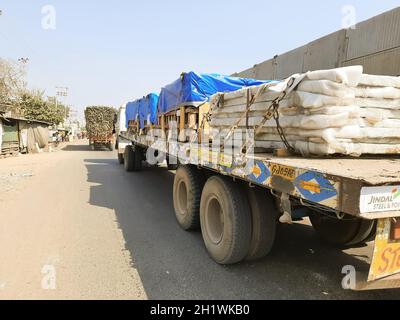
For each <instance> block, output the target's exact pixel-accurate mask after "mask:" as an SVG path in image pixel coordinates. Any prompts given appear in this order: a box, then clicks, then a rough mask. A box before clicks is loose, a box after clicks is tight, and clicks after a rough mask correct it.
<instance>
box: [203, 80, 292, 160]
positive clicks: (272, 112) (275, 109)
mask: <svg viewBox="0 0 400 320" xmlns="http://www.w3.org/2000/svg"><path fill="white" fill-rule="evenodd" d="M295 81H296V78H295V77H291V78H290V79H289V80H288V83H287V85H286V88H285V90H283V91H282V93H281V95H279V96H278V97H276V98H275V99H274V100H273V101H272V103H271V104H270V106H269V107H268V108H267V111H266V112H265V114H264V115H263V118H262V120H261V122H260V123H259V124H257V125H255V126H254V137H252V139H249V138H248V139H246V142H245V143H244V144H243V145H242V146H241V148H240V152H241V156H240V158H241V159H242V162H243V161H244V159H245V158H246V156H247V155H248V153H249V151H250V150H251V149H252V148H253V147H254V145H255V137H256V136H257V135H259V134H260V132H261V130H262V129H263V127H264V125H265V124H266V122H267V121H269V120H271V119H274V120H275V123H276V129H277V132H278V134H279V137H280V139H281V140H282V142H283V143H284V145H285V147H286V149H287V150H288V151H289V152H290V153H292V154H293V153H295V149H294V148H293V147H292V146H291V144H290V143H289V141H288V140H287V138H286V135H285V132H284V130H283V128H282V126H281V125H280V114H279V106H280V103H281V101H282V100H283V99H285V98H286V96H287V94H288V91H289V89H291V88H292V86H293V85H294V83H295ZM272 85H275V83H267V84H264V85H262V86H261V87H260V88H259V90H258V91H257V93H256V94H254V95H252V94H251V93H250V89H247V103H246V110H245V112H243V114H242V115H241V116H240V117H239V119H238V120H237V121H236V123H235V124H234V125H233V126H232V127H231V128H230V130H229V132H228V134H227V135H226V136H225V138H224V144H225V143H226V141H228V140H229V139H230V138H231V137H232V135H233V133H234V132H235V130H236V129H237V128H238V127H239V125H240V123H241V122H242V121H243V120H244V119H246V128H247V129H249V125H248V116H249V112H250V110H251V107H252V106H253V105H254V103H255V102H256V101H257V99H258V97H259V96H260V95H261V94H263V93H264V92H265V91H266V89H268V88H269V87H271V86H272ZM224 98H225V97H224V93H221V94H220V96H219V100H218V102H217V105H218V106H220V105H221V104H222V105H223V104H224ZM205 122H208V123H210V122H211V112H207V113H205V114H203V119H202V122H201V125H200V129H201V130H204V126H205Z"/></svg>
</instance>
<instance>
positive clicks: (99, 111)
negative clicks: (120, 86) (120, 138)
mask: <svg viewBox="0 0 400 320" xmlns="http://www.w3.org/2000/svg"><path fill="white" fill-rule="evenodd" d="M85 118H86V130H87V135H88V139H89V145H90V146H91V147H92V149H93V150H95V149H98V148H100V147H106V148H108V149H109V150H110V151H113V150H114V145H115V123H116V119H117V114H116V110H115V109H114V108H111V107H97V106H95V107H87V108H86V110H85Z"/></svg>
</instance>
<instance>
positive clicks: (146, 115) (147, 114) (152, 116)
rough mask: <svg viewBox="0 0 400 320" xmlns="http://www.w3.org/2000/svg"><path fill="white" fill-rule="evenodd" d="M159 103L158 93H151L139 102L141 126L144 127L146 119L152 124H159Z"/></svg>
mask: <svg viewBox="0 0 400 320" xmlns="http://www.w3.org/2000/svg"><path fill="white" fill-rule="evenodd" d="M157 104H158V94H155V93H150V94H149V95H147V96H146V97H145V98H143V99H141V101H140V104H139V122H140V128H142V129H143V128H144V126H145V121H147V122H148V123H151V124H157V122H158V120H157Z"/></svg>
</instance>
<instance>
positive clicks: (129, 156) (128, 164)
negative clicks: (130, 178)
mask: <svg viewBox="0 0 400 320" xmlns="http://www.w3.org/2000/svg"><path fill="white" fill-rule="evenodd" d="M134 166H135V152H134V151H133V146H126V148H125V153H124V167H125V170H126V171H127V172H132V171H133V170H134Z"/></svg>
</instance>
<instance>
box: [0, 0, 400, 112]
mask: <svg viewBox="0 0 400 320" xmlns="http://www.w3.org/2000/svg"><path fill="white" fill-rule="evenodd" d="M347 5H351V6H353V7H354V9H355V18H356V22H360V21H363V20H366V19H368V18H370V17H373V16H375V15H378V14H380V13H382V12H385V11H388V10H390V9H393V8H395V7H397V6H398V5H399V1H398V0H385V1H382V0H357V1H355V0H354V1H351V0H347V1H342V0H335V1H330V0H327V1H320V0H318V1H316V0H310V1H307V0H303V1H267V0H264V1H262V0H248V1H237V0H202V1H191V0H186V1H185V0H168V1H155V0H146V1H135V0H132V1H127V0H125V1H123V0H113V1H104V0H103V1H101V0H97V1H95V0H85V1H77V0H69V1H67V0H64V1H61V0H47V1H39V0H29V1H26V0H25V1H23V0H2V1H1V2H0V10H1V11H2V14H1V15H0V57H1V58H6V59H13V60H18V59H19V58H29V62H28V64H27V66H26V68H27V81H28V85H29V87H30V88H35V89H43V90H45V92H46V95H49V96H54V95H55V93H56V87H57V86H62V87H68V88H69V95H68V97H67V98H66V100H65V101H64V102H65V103H66V104H69V105H71V106H72V107H73V108H74V109H76V110H79V112H82V111H83V109H84V108H85V107H86V106H88V105H113V106H116V107H118V106H119V105H121V104H123V103H125V102H127V101H132V100H135V99H137V98H141V97H142V96H144V95H146V94H148V93H150V92H159V91H160V89H161V87H163V86H164V85H166V84H168V83H170V82H172V81H174V80H175V79H177V78H178V77H179V75H180V73H181V72H184V71H197V72H204V73H208V72H212V73H221V74H226V75H230V74H233V73H235V72H239V71H242V70H244V69H247V68H249V67H251V66H253V65H254V64H256V63H260V62H262V61H265V60H268V59H270V58H272V57H273V56H274V55H276V54H281V53H284V52H286V51H289V50H291V49H295V48H297V47H299V46H301V45H304V44H306V43H308V42H310V41H313V40H315V39H317V38H319V37H321V36H325V35H327V34H329V33H331V32H334V31H337V30H339V29H341V28H342V21H343V19H344V15H345V14H344V13H343V8H344V7H345V6H347ZM49 6H51V7H49Z"/></svg>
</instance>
